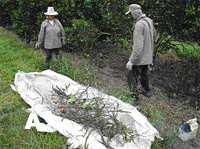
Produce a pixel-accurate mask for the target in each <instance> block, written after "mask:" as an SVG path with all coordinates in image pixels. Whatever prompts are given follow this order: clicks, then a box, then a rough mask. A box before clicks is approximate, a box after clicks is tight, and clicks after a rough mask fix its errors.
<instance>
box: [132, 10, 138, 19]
mask: <svg viewBox="0 0 200 149" xmlns="http://www.w3.org/2000/svg"><path fill="white" fill-rule="evenodd" d="M131 15H132V16H133V19H137V15H136V13H135V12H134V11H131Z"/></svg>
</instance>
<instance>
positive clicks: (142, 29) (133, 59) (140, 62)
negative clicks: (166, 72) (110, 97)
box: [126, 4, 155, 98]
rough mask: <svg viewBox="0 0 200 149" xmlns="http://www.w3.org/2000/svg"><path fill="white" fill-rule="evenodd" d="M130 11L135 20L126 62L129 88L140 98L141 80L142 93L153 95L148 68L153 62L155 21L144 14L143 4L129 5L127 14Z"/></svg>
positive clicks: (147, 95) (148, 95)
mask: <svg viewBox="0 0 200 149" xmlns="http://www.w3.org/2000/svg"><path fill="white" fill-rule="evenodd" d="M129 13H131V15H132V17H133V19H134V20H135V25H134V32H133V46H132V53H131V56H130V58H129V61H128V62H127V64H126V68H127V69H128V70H129V75H128V83H129V88H130V89H131V91H132V92H133V94H134V95H136V97H137V98H138V94H139V92H138V90H137V86H138V83H139V82H140V83H141V86H142V94H143V95H144V96H146V97H151V96H152V91H151V89H150V87H149V76H148V68H149V66H150V65H152V64H153V53H154V36H155V30H154V26H153V21H152V20H151V19H150V18H149V17H147V16H146V15H145V14H143V12H142V10H141V6H140V5H138V4H131V5H129V10H128V12H126V15H127V14H129Z"/></svg>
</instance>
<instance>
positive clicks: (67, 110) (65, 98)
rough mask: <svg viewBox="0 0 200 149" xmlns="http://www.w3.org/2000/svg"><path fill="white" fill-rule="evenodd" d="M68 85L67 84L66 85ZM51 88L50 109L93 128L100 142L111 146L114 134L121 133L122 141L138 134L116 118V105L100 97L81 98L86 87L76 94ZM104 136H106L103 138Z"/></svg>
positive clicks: (85, 91)
mask: <svg viewBox="0 0 200 149" xmlns="http://www.w3.org/2000/svg"><path fill="white" fill-rule="evenodd" d="M68 87H69V86H68ZM68 87H66V89H60V88H58V87H56V88H53V93H52V97H51V98H50V100H48V102H49V103H48V105H49V108H50V110H51V111H52V112H53V113H54V114H55V115H58V116H61V117H63V118H67V119H70V120H72V121H74V122H76V123H79V124H81V125H83V126H84V127H85V128H86V130H91V128H92V130H95V131H97V132H98V133H99V134H100V135H101V139H102V142H101V143H102V144H104V145H105V146H106V147H107V148H112V147H111V146H110V145H109V141H111V139H112V138H113V137H115V136H118V135H121V136H122V137H123V141H124V142H133V141H134V139H135V138H136V136H137V135H138V134H137V132H136V130H130V129H129V128H127V127H126V126H125V125H124V124H122V122H120V121H119V120H117V115H118V113H119V112H126V111H121V110H119V108H118V106H116V107H114V108H109V107H113V105H108V104H105V103H104V102H103V99H102V98H101V97H95V98H92V99H88V98H87V99H83V98H81V96H82V95H83V94H87V90H88V88H86V89H85V90H84V91H82V92H81V93H77V94H76V95H68V94H66V91H67V89H68ZM104 137H107V139H106V140H105V139H104Z"/></svg>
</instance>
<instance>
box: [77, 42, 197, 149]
mask: <svg viewBox="0 0 200 149" xmlns="http://www.w3.org/2000/svg"><path fill="white" fill-rule="evenodd" d="M97 47H98V48H97V49H95V50H94V51H93V52H92V53H91V60H90V63H92V64H95V65H96V66H97V68H98V71H97V76H96V77H97V79H98V80H99V81H100V82H102V84H103V87H102V86H101V88H104V89H105V90H110V89H116V88H117V89H121V90H128V85H127V73H128V71H127V69H126V67H125V66H126V63H127V61H128V57H129V55H128V54H127V53H124V52H121V51H120V52H119V50H117V51H115V49H117V48H118V47H116V46H114V45H110V44H109V45H107V46H106V45H103V46H102V45H101V46H97ZM75 57H77V55H76V54H75ZM76 59H78V60H79V63H85V62H80V57H78V58H75V61H76ZM199 76H200V62H199V61H197V60H192V59H187V60H186V59H180V58H178V57H177V56H176V54H174V53H165V54H158V55H157V57H156V59H155V64H154V67H153V70H152V71H151V72H150V82H151V83H150V84H151V86H152V90H153V94H154V95H153V97H151V98H145V97H144V96H142V95H140V96H139V97H140V98H139V101H138V102H137V107H138V110H140V111H141V112H142V113H144V114H145V116H146V117H147V118H149V119H153V120H154V124H153V125H154V126H155V127H156V128H157V129H158V130H159V132H160V134H161V136H162V137H163V138H164V141H161V142H160V141H159V144H161V146H162V148H163V149H165V148H166V149H200V143H199V142H200V134H199V133H198V137H197V138H196V139H194V140H191V141H188V142H182V141H181V140H180V139H179V138H178V133H177V130H178V127H179V126H180V124H181V123H182V122H183V121H187V120H189V119H191V118H194V117H197V119H198V120H200V112H199V107H200V77H199ZM133 105H134V103H133ZM135 106H136V105H135ZM148 111H151V113H152V111H155V112H156V113H157V114H155V115H156V116H157V117H156V116H155V115H150V114H149V113H150V112H148ZM157 119H158V121H157Z"/></svg>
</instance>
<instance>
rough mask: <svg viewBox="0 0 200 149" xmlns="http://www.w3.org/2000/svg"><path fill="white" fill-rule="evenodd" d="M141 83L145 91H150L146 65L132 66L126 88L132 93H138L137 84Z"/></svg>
mask: <svg viewBox="0 0 200 149" xmlns="http://www.w3.org/2000/svg"><path fill="white" fill-rule="evenodd" d="M139 82H140V83H141V85H142V88H143V89H144V90H145V91H150V88H149V77H148V65H134V66H133V67H132V70H131V71H129V73H128V86H129V88H130V90H131V91H132V92H133V93H136V94H137V93H138V90H137V87H138V83H139Z"/></svg>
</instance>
